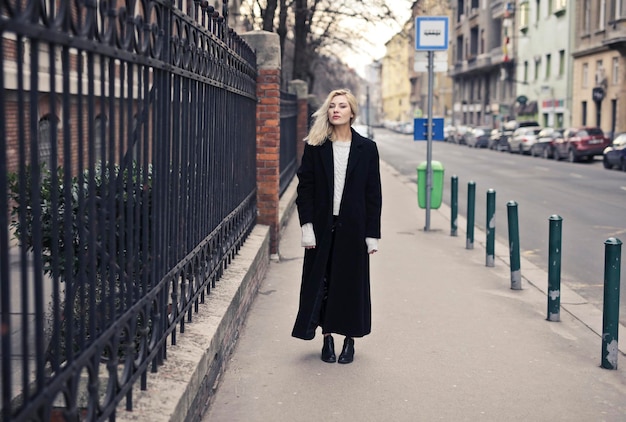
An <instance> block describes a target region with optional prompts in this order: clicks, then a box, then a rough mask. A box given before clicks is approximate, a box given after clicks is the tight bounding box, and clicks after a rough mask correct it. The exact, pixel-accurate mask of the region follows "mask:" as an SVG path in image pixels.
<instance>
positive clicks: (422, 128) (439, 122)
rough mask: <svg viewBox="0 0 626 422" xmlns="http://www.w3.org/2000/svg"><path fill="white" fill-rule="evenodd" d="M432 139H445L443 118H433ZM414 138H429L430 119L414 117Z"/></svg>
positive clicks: (424, 139)
mask: <svg viewBox="0 0 626 422" xmlns="http://www.w3.org/2000/svg"><path fill="white" fill-rule="evenodd" d="M432 121H433V124H432V138H431V139H432V140H433V141H443V140H444V136H443V118H438V119H432ZM413 140H414V141H427V140H428V119H427V118H426V119H413Z"/></svg>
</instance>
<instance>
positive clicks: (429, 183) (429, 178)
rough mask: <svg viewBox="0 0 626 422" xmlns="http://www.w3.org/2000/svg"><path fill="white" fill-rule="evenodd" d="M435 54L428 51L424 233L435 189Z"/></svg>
mask: <svg viewBox="0 0 626 422" xmlns="http://www.w3.org/2000/svg"><path fill="white" fill-rule="evenodd" d="M434 54H435V53H434V52H433V51H432V50H429V51H428V105H427V111H428V126H427V130H426V131H427V134H428V135H427V138H426V141H427V144H426V225H425V227H424V231H429V230H430V203H431V194H432V192H431V191H432V188H433V166H432V160H433V85H434V77H433V76H434V72H433V66H434V57H433V56H434Z"/></svg>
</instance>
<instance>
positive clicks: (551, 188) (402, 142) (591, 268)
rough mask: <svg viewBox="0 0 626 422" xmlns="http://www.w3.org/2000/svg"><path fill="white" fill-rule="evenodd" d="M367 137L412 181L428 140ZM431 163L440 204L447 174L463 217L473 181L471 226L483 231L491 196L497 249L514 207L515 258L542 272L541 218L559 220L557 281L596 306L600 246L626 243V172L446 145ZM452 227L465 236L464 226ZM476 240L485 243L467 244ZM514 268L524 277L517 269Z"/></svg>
mask: <svg viewBox="0 0 626 422" xmlns="http://www.w3.org/2000/svg"><path fill="white" fill-rule="evenodd" d="M374 135H375V141H376V142H377V144H378V148H379V151H380V156H381V159H382V160H384V161H385V162H387V163H388V164H389V165H391V166H392V167H394V168H395V169H396V170H397V171H398V172H400V173H401V174H402V175H404V176H406V177H407V178H408V179H409V180H411V181H412V182H414V183H417V172H416V168H417V166H418V164H419V163H421V162H422V161H426V149H427V142H425V141H418V142H416V141H413V136H412V135H403V134H400V133H395V132H392V131H389V130H386V129H382V128H377V129H375V132H374ZM432 159H433V160H436V161H439V162H441V163H442V164H443V166H444V169H445V170H444V193H443V202H444V203H445V204H447V205H450V177H451V176H452V175H456V176H457V177H458V186H459V194H458V205H459V215H462V216H467V184H468V182H469V181H474V182H475V183H476V210H475V225H476V227H479V228H481V229H482V230H484V229H485V223H486V221H485V220H486V192H487V190H488V189H494V190H495V191H496V238H497V239H498V240H499V241H500V242H503V243H504V244H508V222H507V202H509V201H511V200H513V201H515V202H517V203H518V215H519V232H520V248H521V254H522V256H524V257H525V258H526V259H528V260H530V261H531V262H532V263H533V264H535V265H537V266H538V267H539V268H541V269H543V270H545V271H546V272H547V270H548V235H549V220H548V218H549V217H550V216H551V215H553V214H557V215H560V216H561V217H562V218H563V232H562V249H563V250H562V256H561V259H562V262H561V264H562V266H561V282H562V283H567V285H568V286H569V287H570V288H572V289H573V290H575V291H576V292H577V293H578V294H580V295H581V296H582V297H584V298H585V299H586V300H588V301H589V302H590V303H593V304H594V305H595V306H597V307H598V308H599V309H602V306H603V296H604V287H603V286H604V255H605V253H604V252H605V246H604V241H605V240H606V239H608V238H610V237H617V238H618V239H620V240H621V241H622V242H626V173H624V172H620V171H617V170H606V169H604V168H603V166H602V162H601V160H600V158H599V157H597V158H596V160H595V161H594V162H592V163H568V162H564V161H559V162H556V161H554V160H545V159H542V158H536V157H531V156H527V155H524V156H520V155H519V154H510V153H508V152H497V151H491V150H487V149H473V148H469V147H467V146H465V145H457V144H449V143H446V142H433V149H432ZM383 196H384V186H383ZM416 201H417V198H416ZM424 212H425V211H424ZM434 228H435V227H431V229H434ZM436 229H443V230H449V229H450V228H449V227H436ZM459 229H463V231H465V227H462V228H461V227H459ZM460 241H461V242H463V244H465V241H464V240H460ZM479 241H480V242H485V239H478V238H475V239H474V242H479ZM625 249H626V247H625V246H622V265H621V280H622V282H623V280H624V279H625V278H626V264H625V263H624V262H625V259H624V255H625V254H626V250H625ZM499 252H500V253H502V251H499ZM521 271H522V275H523V274H524V268H522V269H521ZM546 284H547V280H546ZM620 293H621V300H620V322H622V323H625V322H626V288H624V287H622V288H621V292H620Z"/></svg>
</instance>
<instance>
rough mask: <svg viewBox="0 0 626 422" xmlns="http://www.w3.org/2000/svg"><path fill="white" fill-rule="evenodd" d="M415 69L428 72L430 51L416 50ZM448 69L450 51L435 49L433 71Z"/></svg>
mask: <svg viewBox="0 0 626 422" xmlns="http://www.w3.org/2000/svg"><path fill="white" fill-rule="evenodd" d="M413 70H414V71H416V72H428V51H421V50H418V51H416V52H415V62H414V63H413ZM447 71H448V52H447V51H435V52H434V57H433V72H447Z"/></svg>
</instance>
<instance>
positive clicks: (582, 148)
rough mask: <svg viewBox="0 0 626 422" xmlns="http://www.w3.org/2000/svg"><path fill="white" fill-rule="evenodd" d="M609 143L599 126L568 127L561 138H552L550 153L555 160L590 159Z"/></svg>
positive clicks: (602, 150)
mask: <svg viewBox="0 0 626 422" xmlns="http://www.w3.org/2000/svg"><path fill="white" fill-rule="evenodd" d="M610 143H611V141H610V140H609V138H607V137H606V136H604V132H602V129H600V128H599V127H578V128H570V129H567V130H565V132H563V136H562V137H561V138H558V139H555V140H554V143H553V148H552V155H553V158H554V159H555V160H560V159H562V158H567V160H568V161H569V162H571V163H573V162H577V161H580V160H582V159H586V160H592V159H593V158H594V157H595V156H596V155H602V153H603V152H604V149H605V148H606V147H608V146H609V145H610Z"/></svg>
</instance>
